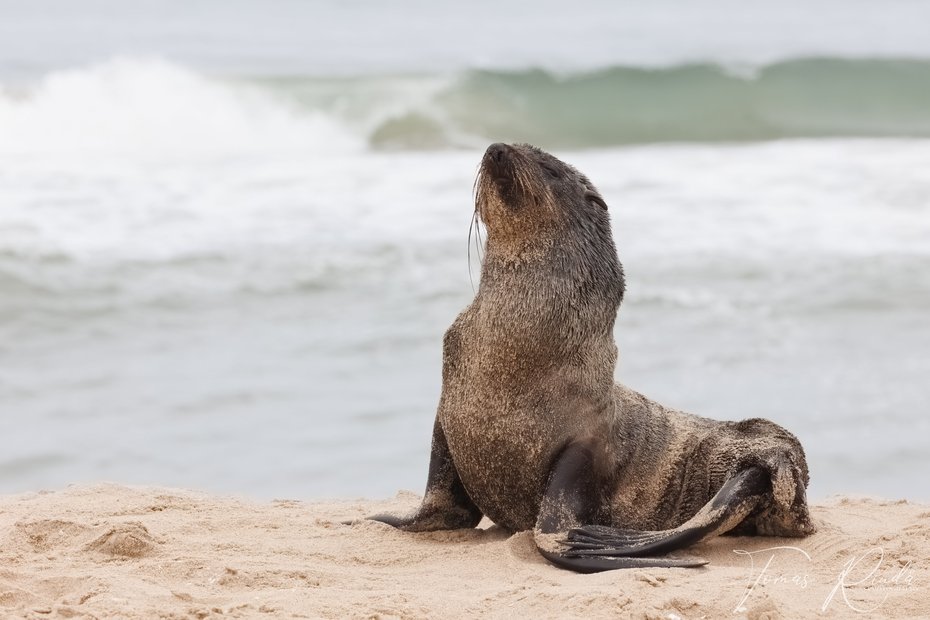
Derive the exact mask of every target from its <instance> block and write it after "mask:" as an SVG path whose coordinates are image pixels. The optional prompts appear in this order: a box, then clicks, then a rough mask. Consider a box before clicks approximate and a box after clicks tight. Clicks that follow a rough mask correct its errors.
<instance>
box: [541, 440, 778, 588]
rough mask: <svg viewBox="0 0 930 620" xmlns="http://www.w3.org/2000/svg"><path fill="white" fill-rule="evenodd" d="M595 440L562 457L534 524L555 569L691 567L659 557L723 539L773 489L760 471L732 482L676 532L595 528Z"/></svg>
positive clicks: (692, 562)
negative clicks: (707, 541) (702, 541)
mask: <svg viewBox="0 0 930 620" xmlns="http://www.w3.org/2000/svg"><path fill="white" fill-rule="evenodd" d="M592 447H593V446H592V441H590V440H589V441H583V442H574V443H572V444H570V445H569V446H568V447H567V448H566V449H565V450H564V451H563V452H562V454H561V455H560V456H559V458H558V459H557V461H556V464H555V466H554V467H553V470H552V472H551V474H550V477H549V485H548V487H547V489H546V493H545V496H544V497H543V502H542V505H541V507H540V514H539V518H538V520H537V524H536V530H535V535H536V545H537V547H538V548H539V551H540V553H541V554H542V555H543V557H545V558H546V559H548V560H549V561H551V562H552V563H553V564H556V565H557V566H561V567H563V568H568V569H570V570H574V571H577V572H583V573H590V572H599V571H605V570H613V569H617V568H636V567H650V566H654V567H692V566H701V565H703V564H706V563H707V562H706V561H704V560H701V559H698V558H685V559H676V558H661V557H651V556H657V555H663V554H665V553H669V552H670V551H675V550H677V549H682V548H684V547H687V546H689V545H693V544H694V543H697V542H699V541H701V540H704V539H706V538H710V537H712V536H716V535H718V534H722V533H723V532H725V531H727V530H729V529H732V528H733V527H735V526H736V525H738V524H739V523H740V522H741V521H742V520H743V519H745V518H746V517H747V516H749V515H750V514H751V513H752V511H753V510H755V509H756V507H757V506H758V505H759V503H760V502H761V501H762V499H763V497H764V494H765V493H766V492H769V490H770V488H771V486H770V483H769V481H768V480H769V477H768V475H767V474H766V473H765V472H764V471H763V470H762V469H761V468H757V467H753V468H749V469H746V470H744V471H742V472H740V473H739V474H737V475H736V476H734V477H733V478H731V479H730V480H728V481H727V482H726V483H725V484H724V485H723V487H721V489H720V491H718V492H717V494H716V495H715V496H714V497H713V499H711V500H710V502H708V503H707V505H705V506H704V507H703V508H702V509H701V510H700V511H699V512H698V513H697V514H696V515H695V516H694V517H692V518H691V519H689V520H688V521H687V522H685V523H683V524H682V525H680V526H679V527H677V528H675V529H672V530H664V531H646V532H643V531H638V530H625V529H618V528H613V527H608V526H602V525H582V524H584V523H591V522H592V520H593V519H592V517H593V516H594V514H593V512H594V510H595V509H596V504H597V502H596V497H597V492H596V491H597V489H596V485H597V480H598V479H599V476H598V472H597V471H596V469H595V462H594V459H593V457H592V455H593V454H594V450H593V449H592Z"/></svg>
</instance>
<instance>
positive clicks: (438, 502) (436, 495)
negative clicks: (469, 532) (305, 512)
mask: <svg viewBox="0 0 930 620" xmlns="http://www.w3.org/2000/svg"><path fill="white" fill-rule="evenodd" d="M368 519H370V520H372V521H380V522H381V523H387V524H388V525H392V526H394V527H396V528H398V529H401V530H404V531H407V532H430V531H435V530H452V529H458V528H470V527H475V526H476V525H478V522H479V521H481V510H479V509H478V507H477V506H476V505H475V503H474V502H473V501H472V500H471V498H470V497H468V493H466V491H465V487H464V485H463V484H462V480H461V479H460V478H459V474H458V471H457V470H456V469H455V464H454V463H453V462H452V456H451V455H450V454H449V446H448V444H446V436H445V433H443V430H442V426H441V425H440V424H439V420H438V419H437V420H436V422H435V423H434V424H433V445H432V449H431V451H430V461H429V474H427V478H426V492H425V493H424V494H423V502H422V503H421V504H420V506H419V508H417V509H416V510H415V511H414V512H412V513H411V514H408V515H392V514H379V515H374V516H371V517H368Z"/></svg>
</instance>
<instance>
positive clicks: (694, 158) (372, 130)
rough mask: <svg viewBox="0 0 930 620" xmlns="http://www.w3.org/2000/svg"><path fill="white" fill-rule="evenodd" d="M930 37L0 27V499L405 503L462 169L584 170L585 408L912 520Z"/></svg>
mask: <svg viewBox="0 0 930 620" xmlns="http://www.w3.org/2000/svg"><path fill="white" fill-rule="evenodd" d="M927 23H930V5H927V4H924V3H914V2H906V1H895V2H885V3H874V2H865V1H858V0H857V1H845V2H800V1H790V2H765V3H755V4H753V5H752V7H751V9H750V8H749V7H748V5H746V4H745V3H737V2H730V1H723V0H715V1H711V2H702V3H688V4H687V5H685V6H681V5H680V4H679V3H673V2H665V1H663V2H648V3H647V2H630V3H624V4H622V5H619V4H618V3H615V2H608V1H598V2H594V1H587V2H572V3H564V2H539V3H534V4H533V5H532V6H530V5H527V4H521V3H515V2H488V1H486V0H481V1H478V2H470V3H456V4H454V5H453V4H443V3H428V2H414V1H408V2H393V3H379V2H374V1H371V0H368V1H355V2H297V1H296V0H294V1H290V0H276V1H274V2H271V1H267V0H266V1H264V2H259V1H257V0H235V1H229V0H224V1H220V0H197V1H194V2H191V1H185V2H181V1H179V0H164V1H159V2H155V1H149V0H139V1H136V2H132V3H127V2H120V1H118V0H82V1H80V2H76V1H65V0H34V1H31V2H28V3H24V2H14V1H12V0H0V492H4V493H13V492H20V491H26V490H36V489H44V488H47V489H54V488H60V487H63V486H65V485H67V484H70V483H82V482H93V481H100V480H110V481H115V482H119V483H126V484H156V485H161V486H176V487H190V488H196V489H202V490H207V491H212V492H217V493H231V494H238V495H246V496H250V497H256V498H265V499H267V498H277V497H291V498H301V499H319V498H329V497H360V496H365V497H372V498H375V497H386V496H390V495H392V494H393V493H395V492H396V490H398V489H412V490H414V491H417V492H419V491H420V490H422V487H423V484H424V482H425V477H426V468H427V463H428V454H429V440H430V434H431V428H432V420H433V415H434V412H435V407H436V402H437V399H438V395H439V389H440V361H441V360H440V357H441V356H440V348H441V339H442V334H443V332H444V330H445V328H446V327H447V326H448V325H449V324H450V323H451V322H452V320H453V319H454V318H455V316H456V314H457V313H458V312H459V311H460V310H461V309H462V308H464V307H465V306H466V305H467V304H468V303H469V301H470V300H471V298H472V296H473V294H474V287H475V286H476V285H477V278H478V275H479V273H480V264H479V263H478V257H477V254H478V253H477V252H476V251H475V249H474V248H472V250H471V252H469V247H468V242H469V235H468V233H469V223H470V220H471V217H472V209H473V198H472V194H471V192H472V184H473V181H474V175H475V173H476V170H477V166H478V163H479V160H480V157H481V154H482V152H483V150H484V148H486V146H487V145H488V144H489V143H491V142H495V141H528V142H532V143H534V144H538V145H539V146H542V147H544V148H546V149H548V150H550V151H552V152H553V153H555V154H556V155H558V156H559V157H561V158H563V159H564V160H566V161H568V162H570V163H572V164H574V165H576V166H577V167H578V168H580V169H581V170H582V171H584V172H585V173H586V174H587V175H588V176H589V177H590V178H591V179H592V180H593V181H594V183H595V184H596V185H597V186H598V187H599V189H600V190H601V192H602V194H603V195H604V197H605V199H606V201H607V203H608V204H609V206H610V212H611V217H612V222H613V229H614V235H615V238H616V241H617V247H618V252H619V255H620V259H621V261H622V262H623V264H624V267H625V271H626V274H627V295H626V298H625V301H624V303H623V306H622V307H621V309H620V313H619V316H618V321H617V325H616V334H615V335H616V340H617V343H618V346H619V349H620V360H619V364H618V367H617V372H616V376H617V379H618V380H619V381H621V382H623V383H625V384H627V385H629V386H630V387H632V388H634V389H636V390H638V391H641V392H643V393H645V394H647V395H648V396H650V397H652V398H654V399H656V400H659V401H660V402H663V403H664V404H667V405H670V406H674V407H677V408H681V409H685V410H688V411H691V412H694V413H698V414H701V415H705V416H709V417H714V418H720V419H741V418H746V417H755V416H763V417H768V418H770V419H772V420H774V421H776V422H778V423H779V424H782V425H783V426H785V427H787V428H789V429H790V430H792V431H793V432H794V433H795V434H797V435H798V437H799V438H800V439H801V441H802V443H803V444H804V446H805V448H806V450H807V454H808V458H809V462H810V468H811V487H810V494H811V496H812V497H813V498H814V499H821V498H824V497H826V496H828V495H830V494H834V493H868V494H875V495H881V496H885V497H892V498H894V497H908V498H910V499H915V500H924V501H927V500H930V495H928V491H927V487H926V484H925V478H926V474H927V472H928V471H930V416H928V407H930V383H928V380H927V378H928V377H930V353H928V352H930V320H928V316H930V37H927V36H926V24H927Z"/></svg>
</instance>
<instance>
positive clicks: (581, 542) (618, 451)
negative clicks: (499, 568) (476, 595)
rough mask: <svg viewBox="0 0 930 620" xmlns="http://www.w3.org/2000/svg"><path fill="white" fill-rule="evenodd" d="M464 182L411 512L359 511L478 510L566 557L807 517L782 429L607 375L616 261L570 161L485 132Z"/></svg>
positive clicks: (617, 562)
mask: <svg viewBox="0 0 930 620" xmlns="http://www.w3.org/2000/svg"><path fill="white" fill-rule="evenodd" d="M476 190H477V191H476V210H477V214H478V216H479V217H480V218H481V220H482V221H483V222H484V224H485V226H486V229H487V243H486V249H485V258H484V263H483V266H482V272H481V282H480V286H479V289H478V292H477V294H476V295H475V299H474V301H473V302H472V303H471V304H470V305H469V306H468V307H467V308H466V309H465V310H464V311H463V312H462V313H461V314H460V315H459V316H458V318H456V320H455V322H454V323H453V324H452V326H451V327H450V328H449V329H448V331H447V332H446V335H445V338H444V342H443V372H442V377H443V385H442V395H441V397H440V401H439V408H438V412H437V416H436V421H435V425H434V432H433V449H432V455H431V462H430V472H429V477H428V481H427V489H426V494H425V496H424V499H423V503H422V505H421V506H420V508H419V509H418V510H417V511H416V512H415V513H414V514H412V515H408V516H405V517H397V516H392V515H379V516H376V517H373V518H374V519H376V520H379V521H383V522H386V523H390V524H391V525H394V526H396V527H399V528H402V529H405V530H408V531H426V530H435V529H446V528H455V527H473V526H475V525H476V524H477V523H478V521H479V520H480V519H481V516H482V515H486V516H487V517H488V518H490V519H491V520H492V521H494V522H495V523H497V524H499V525H501V526H503V527H505V528H508V529H511V530H515V531H516V530H526V529H534V530H535V536H536V541H537V545H538V546H539V548H540V551H541V552H542V553H543V555H545V556H546V557H547V558H549V559H550V560H552V561H553V562H555V563H556V564H559V565H561V566H565V567H567V568H570V569H574V570H579V571H583V572H590V571H596V570H608V569H611V568H622V567H627V566H693V565H698V564H700V563H702V562H700V561H692V560H672V559H668V558H661V557H644V556H654V555H658V554H662V553H666V552H668V551H672V550H675V549H678V548H681V547H684V546H687V545H689V544H693V543H694V542H697V541H699V540H703V539H705V538H707V537H709V536H713V535H717V534H720V533H723V532H726V531H735V532H739V533H743V534H766V535H777V536H804V535H807V534H810V533H811V532H813V530H814V527H813V524H812V523H811V520H810V516H809V513H808V509H807V504H806V499H805V488H806V486H807V483H808V470H807V463H806V460H805V457H804V451H803V449H802V448H801V445H800V443H799V442H798V440H797V439H796V438H795V437H794V436H793V435H792V434H791V433H789V432H788V431H786V430H784V429H783V428H781V427H780V426H778V425H776V424H774V423H772V422H769V421H767V420H763V419H758V418H756V419H750V420H744V421H742V422H718V421H714V420H710V419H707V418H702V417H698V416H695V415H691V414H688V413H684V412H681V411H676V410H672V409H668V408H666V407H663V406H662V405H660V404H658V403H655V402H653V401H651V400H649V399H648V398H646V397H645V396H642V395H641V394H638V393H636V392H634V391H633V390H630V389H629V388H627V387H625V386H623V385H619V384H615V383H614V368H615V365H616V360H617V348H616V345H615V343H614V339H613V328H614V320H615V318H616V313H617V309H618V307H619V306H620V303H621V301H622V299H623V293H624V276H623V269H622V267H621V265H620V262H619V260H618V259H617V252H616V249H615V247H614V242H613V237H612V235H611V230H610V218H609V215H608V212H607V206H606V204H605V202H604V200H603V198H602V197H601V196H600V194H599V193H598V192H597V189H596V188H595V187H594V186H593V184H592V183H591V182H590V181H589V180H588V179H587V177H585V176H584V175H583V174H581V173H580V172H579V171H577V170H576V169H574V168H573V167H571V166H569V165H567V164H565V163H563V162H562V161H560V160H558V159H556V158H555V157H553V156H552V155H550V154H548V153H546V152H544V151H542V150H540V149H538V148H535V147H533V146H529V145H505V144H493V145H491V146H490V147H489V148H488V150H487V152H486V153H485V156H484V158H483V160H482V163H481V169H480V172H479V175H478V180H477V183H476Z"/></svg>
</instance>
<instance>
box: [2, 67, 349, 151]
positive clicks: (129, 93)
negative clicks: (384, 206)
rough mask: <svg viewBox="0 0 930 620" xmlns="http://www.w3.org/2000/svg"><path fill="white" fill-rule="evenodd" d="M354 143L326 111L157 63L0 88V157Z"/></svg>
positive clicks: (64, 73)
mask: <svg viewBox="0 0 930 620" xmlns="http://www.w3.org/2000/svg"><path fill="white" fill-rule="evenodd" d="M363 145H364V140H363V139H362V138H361V137H360V136H357V135H354V134H353V133H352V131H351V130H350V129H349V128H347V127H346V126H344V125H340V124H339V123H338V121H337V120H336V119H335V118H334V117H333V116H331V115H326V114H324V113H322V112H315V111H313V110H298V109H296V108H295V107H294V106H290V105H288V104H287V103H286V102H284V101H282V100H280V99H275V98H274V97H273V96H272V95H270V94H269V93H268V92H263V91H260V90H259V89H257V88H255V87H249V86H247V85H243V84H236V85H234V84H231V83H223V82H219V81H216V80H209V79H207V78H204V77H202V76H200V75H198V74H196V73H194V72H192V71H190V70H187V69H185V68H182V67H180V66H178V65H176V64H172V63H169V62H166V61H164V60H160V59H157V58H148V59H143V58H124V59H115V60H111V61H108V62H105V63H102V64H98V65H94V66H91V67H87V68H80V69H68V70H59V71H54V72H52V73H49V74H47V75H46V76H44V77H42V78H41V79H40V80H38V81H37V82H36V83H32V84H27V85H25V86H23V85H20V86H19V87H17V88H16V89H13V88H7V89H6V90H5V91H4V90H0V156H4V155H6V156H19V155H32V154H40V153H42V154H52V153H57V154H60V155H63V156H70V157H76V158H83V157H88V156H95V155H100V154H110V155H120V156H130V157H132V156H142V157H163V158H164V157H170V158H175V159H176V158H186V157H189V156H222V157H235V156H236V155H237V154H239V153H243V152H254V151H256V150H257V151H263V152H267V151H272V152H280V151H294V150H297V151H301V152H318V153H324V154H341V153H346V152H354V151H357V150H358V149H359V148H361V147H362V146H363Z"/></svg>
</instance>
